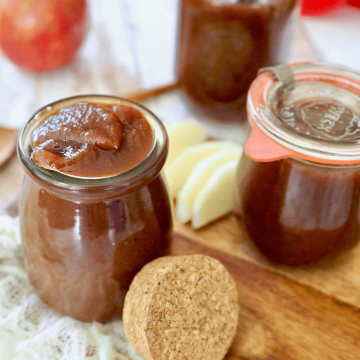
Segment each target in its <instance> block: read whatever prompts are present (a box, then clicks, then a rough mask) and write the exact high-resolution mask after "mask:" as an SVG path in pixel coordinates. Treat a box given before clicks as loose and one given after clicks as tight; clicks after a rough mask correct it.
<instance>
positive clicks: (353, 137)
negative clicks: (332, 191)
mask: <svg viewBox="0 0 360 360" xmlns="http://www.w3.org/2000/svg"><path fill="white" fill-rule="evenodd" d="M247 107H248V115H249V119H250V122H251V124H252V126H253V133H252V135H251V137H250V138H249V140H248V142H247V144H246V147H245V149H246V152H247V154H248V156H249V157H250V158H253V159H254V160H256V161H272V160H275V159H281V158H286V157H298V158H303V159H307V160H311V161H316V162H322V163H341V164H346V163H360V74H359V73H356V72H354V71H352V70H351V69H348V68H345V67H341V66H336V65H327V64H322V63H313V64H310V63H302V64H292V65H286V64H282V65H280V66H277V67H274V68H266V69H263V70H262V72H261V73H260V74H259V76H258V77H257V78H256V79H255V80H254V82H253V83H252V85H251V87H250V90H249V94H248V103H247Z"/></svg>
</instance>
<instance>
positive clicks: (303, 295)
mask: <svg viewBox="0 0 360 360" xmlns="http://www.w3.org/2000/svg"><path fill="white" fill-rule="evenodd" d="M223 225H224V224H223ZM198 253H201V254H205V255H209V256H212V257H214V258H216V259H218V260H219V261H221V262H222V263H223V264H224V266H225V267H226V268H227V269H228V270H229V271H230V273H231V274H232V276H233V277H234V279H235V280H236V282H237V287H238V292H239V304H240V314H239V326H238V332H237V335H236V337H235V340H234V343H233V345H232V347H231V349H230V351H229V355H228V356H227V358H226V359H228V360H230V359H231V360H239V359H249V360H250V359H269V360H270V359H289V360H290V359H301V360H314V359H317V360H321V359H324V360H325V359H328V360H329V359H334V360H335V359H336V360H338V359H344V360H345V359H347V360H351V359H359V357H360V351H359V350H360V344H359V342H358V340H359V339H360V310H359V309H358V308H357V307H355V306H352V305H349V304H346V303H344V302H341V301H339V300H336V299H335V298H333V297H331V296H328V295H325V294H324V293H322V292H321V291H318V290H316V289H314V288H313V287H310V286H306V285H302V284H300V283H298V282H296V281H294V280H291V279H288V278H287V277H285V276H283V275H281V274H278V273H276V272H274V271H269V270H266V269H264V268H261V267H259V266H256V265H254V264H252V263H250V262H249V261H246V260H242V259H239V258H238V257H236V256H231V255H228V254H225V253H224V252H222V251H219V250H217V249H213V248H209V247H206V246H203V245H202V244H199V243H198V242H196V241H193V240H190V239H188V238H185V237H183V236H181V235H179V234H175V236H174V241H173V254H176V255H180V254H198Z"/></svg>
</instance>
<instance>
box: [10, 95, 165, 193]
mask: <svg viewBox="0 0 360 360" xmlns="http://www.w3.org/2000/svg"><path fill="white" fill-rule="evenodd" d="M81 101H84V102H85V101H87V102H94V103H96V102H97V103H100V104H111V105H117V104H119V105H130V106H132V107H134V108H135V109H137V110H139V111H140V112H141V113H142V114H143V115H144V116H145V118H146V120H147V121H148V123H149V124H150V126H151V128H152V130H153V134H154V142H153V146H152V148H151V150H150V152H149V154H148V155H147V156H146V157H145V159H143V160H142V161H141V162H140V163H139V164H137V165H136V166H135V167H133V168H131V169H129V170H126V171H124V172H122V173H120V174H117V175H113V176H107V177H101V178H84V177H74V176H72V175H68V174H65V173H61V172H58V171H53V170H48V169H45V168H43V167H41V166H38V165H36V164H35V163H34V162H33V161H31V159H30V152H31V145H30V139H29V137H30V138H31V134H32V131H33V130H34V129H35V128H36V125H38V123H39V122H40V121H43V120H44V119H45V118H46V117H47V115H48V114H49V112H50V111H53V110H54V107H55V108H59V109H60V108H62V107H64V106H68V105H72V104H75V103H78V102H81ZM168 143H169V141H168V135H167V132H166V129H165V126H164V124H163V123H162V122H161V121H160V120H159V118H158V117H157V116H156V115H155V114H154V113H153V112H152V111H150V110H149V109H147V108H146V107H145V106H143V105H141V104H139V103H137V102H135V101H132V100H129V99H126V98H121V97H117V96H111V95H98V94H88V95H76V96H71V97H67V98H63V99H60V100H57V101H54V102H52V103H50V104H47V105H45V106H43V107H41V108H40V109H39V110H38V111H36V112H35V113H34V114H33V115H32V116H31V117H30V119H29V120H28V121H27V122H26V123H25V125H24V126H23V127H22V129H21V131H20V133H19V137H18V145H17V152H18V157H19V159H20V160H21V162H22V164H23V165H24V167H25V170H26V172H27V174H29V175H30V176H32V178H35V180H39V181H41V183H42V184H43V183H44V182H45V183H50V184H51V185H53V186H56V187H59V188H64V189H69V190H74V189H76V190H79V189H93V188H101V189H102V190H106V189H113V188H118V187H129V186H131V187H132V186H137V185H139V184H140V183H142V182H144V178H148V181H150V180H151V179H152V178H153V177H155V176H156V175H157V174H158V173H159V172H160V170H161V168H162V167H163V165H164V163H165V160H166V156H167V152H168V146H169V145H168ZM146 182H147V181H146Z"/></svg>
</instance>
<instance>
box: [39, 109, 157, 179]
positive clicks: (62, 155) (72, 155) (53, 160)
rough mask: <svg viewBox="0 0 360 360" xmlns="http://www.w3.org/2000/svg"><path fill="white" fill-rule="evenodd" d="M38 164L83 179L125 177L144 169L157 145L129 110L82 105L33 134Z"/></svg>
mask: <svg viewBox="0 0 360 360" xmlns="http://www.w3.org/2000/svg"><path fill="white" fill-rule="evenodd" d="M33 145H34V148H35V151H34V152H33V154H32V160H33V161H34V162H35V163H37V164H38V165H41V166H44V167H47V168H51V169H56V170H59V171H61V172H64V173H67V174H71V175H73V176H79V177H103V176H109V175H115V174H119V173H122V172H124V171H126V170H129V169H131V168H133V167H134V166H135V165H137V164H139V163H140V162H141V161H142V160H143V159H144V158H145V157H146V156H147V154H148V153H149V152H150V150H151V148H152V145H153V135H152V130H151V128H150V126H149V124H148V123H147V121H146V119H145V118H144V116H143V115H142V114H141V113H140V112H139V111H138V110H136V109H134V108H132V107H130V106H128V105H118V106H112V107H111V106H103V105H99V104H93V103H87V102H83V103H77V104H74V105H71V106H68V107H65V108H63V109H61V110H60V111H58V112H57V113H55V114H53V115H52V116H50V117H49V118H48V119H46V120H45V122H44V123H43V124H42V125H41V126H40V127H39V128H38V129H37V130H35V131H34V133H33Z"/></svg>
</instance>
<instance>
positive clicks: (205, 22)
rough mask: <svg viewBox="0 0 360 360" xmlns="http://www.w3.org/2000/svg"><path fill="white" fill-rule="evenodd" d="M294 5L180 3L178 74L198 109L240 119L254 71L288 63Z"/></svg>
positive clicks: (289, 1)
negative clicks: (284, 62)
mask: <svg viewBox="0 0 360 360" xmlns="http://www.w3.org/2000/svg"><path fill="white" fill-rule="evenodd" d="M222 3H224V2H222ZM296 4H297V0H272V1H267V2H266V4H262V3H260V2H259V1H245V0H242V1H241V0H239V1H237V2H235V3H234V1H232V2H231V3H228V4H223V5H220V6H219V5H215V4H212V1H210V0H182V14H181V16H182V18H181V34H180V46H179V57H178V76H179V81H180V83H181V85H182V88H183V89H184V90H185V93H186V94H187V95H188V97H189V99H190V100H191V103H192V105H193V106H194V107H195V108H196V109H197V110H199V111H200V112H202V113H203V114H204V115H207V116H210V117H215V118H219V119H222V120H225V119H233V118H235V119H239V117H240V112H241V111H242V110H244V105H245V101H246V94H247V91H248V88H249V86H250V84H251V82H252V81H253V80H254V79H255V77H256V75H257V71H258V69H260V68H262V67H265V66H269V65H274V64H276V63H278V62H282V61H285V60H286V57H287V53H288V50H289V45H290V43H289V40H290V39H291V33H292V31H293V30H292V27H293V15H294V14H295V9H296ZM244 119H246V115H245V116H244Z"/></svg>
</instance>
